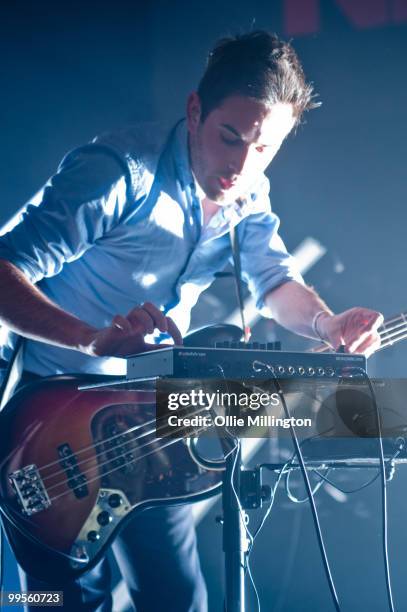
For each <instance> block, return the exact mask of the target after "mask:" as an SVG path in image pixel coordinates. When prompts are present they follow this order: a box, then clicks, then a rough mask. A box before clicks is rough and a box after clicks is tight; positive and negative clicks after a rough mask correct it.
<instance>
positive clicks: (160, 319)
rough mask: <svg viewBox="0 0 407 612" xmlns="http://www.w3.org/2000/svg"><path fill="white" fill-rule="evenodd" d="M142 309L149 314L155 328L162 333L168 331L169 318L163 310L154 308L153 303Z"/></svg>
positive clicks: (147, 303)
mask: <svg viewBox="0 0 407 612" xmlns="http://www.w3.org/2000/svg"><path fill="white" fill-rule="evenodd" d="M142 308H143V309H144V310H146V311H147V312H148V314H149V315H150V316H151V318H152V319H153V321H154V326H155V327H157V328H158V329H159V330H160V331H161V332H167V331H168V323H167V318H166V316H165V314H164V313H163V312H161V310H159V309H158V308H157V306H154V304H152V303H151V302H145V303H144V304H143V305H142Z"/></svg>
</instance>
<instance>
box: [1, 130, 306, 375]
mask: <svg viewBox="0 0 407 612" xmlns="http://www.w3.org/2000/svg"><path fill="white" fill-rule="evenodd" d="M148 138H149V139H150V140H151V141H152V142H149V143H146V138H145V133H144V136H143V132H142V131H141V132H140V131H138V130H136V131H134V130H132V129H129V130H127V131H122V132H120V133H116V134H111V135H107V136H102V137H99V138H97V139H95V141H93V143H92V144H89V145H86V146H85V147H82V148H79V149H76V150H75V151H73V152H71V153H70V154H69V155H68V156H67V157H66V158H65V159H64V160H63V162H62V164H61V166H60V168H59V170H58V172H57V174H55V176H53V177H52V178H51V179H50V180H49V181H48V183H47V184H46V185H45V187H44V188H43V190H42V191H41V193H40V194H39V196H38V197H37V198H36V200H35V202H31V203H29V204H28V205H27V206H26V207H25V208H24V209H23V211H21V212H20V213H19V214H18V216H17V218H16V219H15V220H14V222H13V224H12V225H13V227H12V229H11V230H10V231H9V232H8V233H6V234H4V235H3V236H2V237H1V238H0V257H1V258H4V259H7V260H9V261H11V262H12V263H14V264H15V265H16V266H18V267H19V268H20V269H21V270H22V271H23V272H24V274H25V275H26V276H27V278H29V279H30V280H31V281H32V282H34V283H38V286H39V287H40V289H41V291H43V292H44V293H45V295H47V296H48V297H49V298H50V299H51V300H53V301H54V302H56V303H57V304H59V305H60V306H61V307H62V308H63V309H64V310H66V311H68V312H70V313H72V314H74V315H76V316H78V317H79V318H80V319H82V320H83V321H86V322H87V323H89V324H91V325H93V326H96V327H100V328H101V327H104V326H107V325H109V324H110V322H111V320H112V318H113V317H114V315H116V314H118V313H120V314H127V313H128V312H129V311H130V310H131V309H132V308H134V306H136V305H137V304H141V303H143V302H145V301H149V302H152V303H153V304H155V305H157V306H158V307H160V308H161V309H162V310H163V311H164V312H165V313H167V314H168V315H170V316H172V317H173V319H174V320H175V323H176V324H177V325H178V327H179V328H180V329H181V332H182V333H185V332H186V331H187V329H188V325H189V318H190V310H191V308H192V306H193V305H194V304H195V303H196V301H197V299H198V297H199V294H200V293H201V292H202V291H203V290H204V289H206V288H207V287H208V286H209V285H210V284H211V282H212V281H213V279H214V275H215V273H216V272H217V271H219V270H222V269H223V268H224V266H225V265H226V263H227V262H228V260H230V258H231V248H230V238H229V234H228V231H229V227H230V226H237V227H238V230H237V231H238V235H239V240H240V245H241V259H242V271H243V276H244V279H245V280H247V282H248V283H249V288H250V291H251V292H252V294H253V295H254V296H255V299H256V302H257V306H258V308H259V309H261V311H262V313H263V314H265V315H266V316H271V313H268V312H267V309H266V308H265V305H264V303H263V297H264V295H265V294H266V293H267V292H268V291H270V290H271V289H273V288H275V287H277V286H278V285H280V284H282V283H284V282H286V281H289V280H297V281H299V282H302V278H301V275H300V274H299V272H298V270H297V267H296V263H295V261H294V259H293V258H292V257H291V256H290V255H289V254H288V253H287V251H286V248H285V246H284V244H283V242H282V240H281V238H280V236H279V234H278V226H279V219H278V217H277V216H276V215H275V214H274V213H273V212H271V208H270V201H269V195H268V192H269V184H268V180H267V178H266V177H265V176H264V174H261V175H259V176H258V177H257V178H256V181H255V183H254V184H253V185H252V186H251V187H250V189H249V190H248V193H247V197H246V199H245V200H244V201H243V205H237V204H236V203H235V202H232V203H230V205H228V206H225V207H222V208H220V209H219V212H218V213H217V214H216V215H215V216H214V217H212V219H211V221H210V223H209V224H208V225H207V226H206V227H203V222H202V220H203V213H202V207H201V202H200V199H199V197H198V195H197V190H196V188H195V183H194V179H193V175H192V173H191V168H190V163H189V155H188V142H187V129H186V124H185V121H181V122H179V123H178V124H177V125H176V126H175V128H174V129H173V130H172V132H171V133H170V135H169V136H168V137H167V139H166V140H165V141H164V142H163V141H161V144H158V146H157V142H158V143H159V138H158V141H157V140H154V138H151V133H148ZM30 316H31V317H32V318H33V319H35V312H33V313H31V315H30ZM11 347H12V341H11V339H10V337H9V339H8V340H5V341H4V344H3V349H2V351H3V352H2V357H3V358H4V359H6V360H7V359H8V358H9V357H10V354H11ZM24 366H25V369H27V370H29V371H31V372H34V373H36V374H40V375H42V376H47V375H51V374H59V373H72V372H87V373H110V374H113V373H114V374H116V373H124V372H125V360H122V359H116V358H94V357H89V356H87V355H84V354H82V353H79V352H77V351H74V350H68V349H63V348H59V347H55V346H50V345H47V344H45V343H41V342H36V341H33V340H27V342H26V348H25V357H24Z"/></svg>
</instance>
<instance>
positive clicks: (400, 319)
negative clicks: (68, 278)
mask: <svg viewBox="0 0 407 612" xmlns="http://www.w3.org/2000/svg"><path fill="white" fill-rule="evenodd" d="M406 314H407V313H406ZM405 316H406V315H405V314H404V313H402V314H401V315H398V316H397V317H393V319H389V320H388V321H386V329H385V330H384V332H380V329H381V328H379V335H387V336H389V332H392V331H394V330H395V329H396V328H397V325H395V326H394V327H392V328H389V327H388V324H390V323H393V322H395V321H398V322H400V323H401V324H402V326H403V328H404V329H406V330H407V321H406V319H405ZM383 328H384V325H383ZM404 329H403V331H404ZM400 331H401V330H400ZM406 334H407V332H406ZM406 337H407V335H403V336H400V337H399V338H398V337H396V339H395V341H398V340H403V339H404V338H406ZM391 344H392V343H391V342H389V343H387V344H382V345H381V346H380V347H379V349H378V350H380V349H381V348H385V347H386V346H390V345H391ZM329 350H330V348H329V347H327V346H325V347H321V349H320V351H319V352H325V351H329ZM152 393H155V391H152ZM154 421H155V419H152V420H151V421H146V422H145V423H143V424H142V425H136V426H134V427H131V428H129V429H128V430H125V431H123V432H120V433H118V434H116V435H114V436H111V437H110V438H104V439H103V440H100V441H99V442H96V443H94V444H90V445H89V446H85V447H84V448H82V449H80V450H78V451H77V452H76V453H75V455H80V454H81V453H84V452H86V451H87V450H90V449H91V450H94V449H95V448H96V447H97V446H100V445H101V444H105V443H106V442H110V441H112V440H114V439H115V438H118V437H120V436H122V435H125V434H128V433H131V432H132V431H135V430H136V429H139V428H141V427H144V426H145V425H149V424H151V423H154ZM59 464H60V460H59V459H57V460H56V461H51V462H50V463H47V464H45V465H43V466H41V468H38V469H41V470H43V469H46V468H48V467H51V466H52V465H59Z"/></svg>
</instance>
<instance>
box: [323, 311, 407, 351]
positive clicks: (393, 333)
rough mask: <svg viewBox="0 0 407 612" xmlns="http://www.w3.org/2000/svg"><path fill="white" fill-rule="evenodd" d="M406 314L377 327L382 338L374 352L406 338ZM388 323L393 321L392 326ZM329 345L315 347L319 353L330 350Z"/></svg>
mask: <svg viewBox="0 0 407 612" xmlns="http://www.w3.org/2000/svg"><path fill="white" fill-rule="evenodd" d="M406 316H407V314H404V313H403V314H402V315H399V316H397V317H394V318H393V319H389V320H388V321H386V323H385V325H382V326H380V327H379V329H378V333H379V337H380V339H381V340H382V344H381V345H380V346H379V348H378V349H376V351H375V352H377V351H380V350H382V349H384V348H386V347H388V346H391V345H392V344H395V343H396V342H399V341H400V340H404V339H405V338H407V320H406ZM390 323H395V324H394V325H393V326H392V327H389V324H390ZM331 350H332V349H331V347H330V346H327V345H325V346H321V347H320V349H319V350H318V349H317V352H319V353H327V352H329V351H331Z"/></svg>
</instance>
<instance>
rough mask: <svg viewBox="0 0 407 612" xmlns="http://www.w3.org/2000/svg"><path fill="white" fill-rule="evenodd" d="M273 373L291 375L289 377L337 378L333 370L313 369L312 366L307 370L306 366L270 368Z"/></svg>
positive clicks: (270, 366)
mask: <svg viewBox="0 0 407 612" xmlns="http://www.w3.org/2000/svg"><path fill="white" fill-rule="evenodd" d="M268 367H269V368H270V371H271V372H274V373H275V374H280V375H287V374H288V375H289V376H295V375H299V376H335V370H334V369H333V368H321V367H318V368H313V367H312V366H310V367H308V368H305V367H304V366H299V367H298V368H295V367H294V366H282V365H279V366H272V365H269V366H268Z"/></svg>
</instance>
